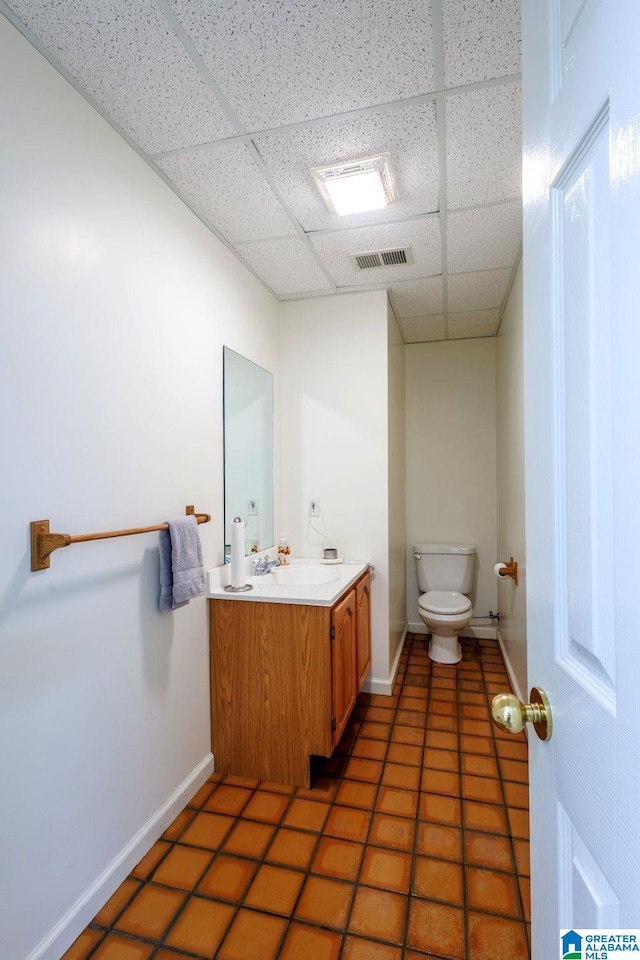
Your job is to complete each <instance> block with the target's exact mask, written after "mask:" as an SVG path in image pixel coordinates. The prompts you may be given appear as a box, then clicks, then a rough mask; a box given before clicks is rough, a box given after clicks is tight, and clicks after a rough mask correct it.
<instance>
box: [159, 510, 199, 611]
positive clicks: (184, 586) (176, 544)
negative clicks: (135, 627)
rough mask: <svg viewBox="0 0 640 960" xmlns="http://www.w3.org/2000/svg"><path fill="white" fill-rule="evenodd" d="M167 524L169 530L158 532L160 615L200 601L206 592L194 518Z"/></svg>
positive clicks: (180, 518)
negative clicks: (192, 601)
mask: <svg viewBox="0 0 640 960" xmlns="http://www.w3.org/2000/svg"><path fill="white" fill-rule="evenodd" d="M168 524H169V529H168V530H161V531H160V600H159V607H160V612H161V613H168V612H169V611H170V610H177V609H178V607H184V605H185V604H186V603H189V600H191V599H192V598H193V597H203V596H204V588H205V580H204V567H203V564H202V546H201V544H200V533H199V531H198V521H197V520H196V518H195V517H194V516H188V517H176V518H175V520H169V521H168Z"/></svg>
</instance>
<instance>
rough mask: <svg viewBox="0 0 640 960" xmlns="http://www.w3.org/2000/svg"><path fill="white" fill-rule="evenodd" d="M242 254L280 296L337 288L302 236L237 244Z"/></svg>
mask: <svg viewBox="0 0 640 960" xmlns="http://www.w3.org/2000/svg"><path fill="white" fill-rule="evenodd" d="M236 249H237V250H238V253H239V254H240V255H241V256H242V257H243V258H244V259H245V260H246V262H247V263H248V264H249V266H250V267H251V269H252V270H254V271H255V272H256V273H257V275H258V276H259V277H260V278H261V279H262V280H264V282H265V283H266V284H267V285H268V286H269V287H271V289H272V290H273V292H274V293H277V294H278V295H279V296H282V295H284V294H296V293H297V294H302V293H304V292H305V291H308V290H316V291H319V290H327V291H331V290H333V289H334V287H333V286H332V284H331V283H330V281H329V280H327V278H326V277H325V275H324V273H323V272H322V270H321V269H320V267H319V266H318V264H317V263H316V260H315V258H314V256H313V254H312V253H310V252H309V249H308V247H307V245H306V243H305V242H304V240H302V239H301V238H300V237H298V236H295V237H279V238H278V239H275V240H261V241H258V242H257V243H237V244H236Z"/></svg>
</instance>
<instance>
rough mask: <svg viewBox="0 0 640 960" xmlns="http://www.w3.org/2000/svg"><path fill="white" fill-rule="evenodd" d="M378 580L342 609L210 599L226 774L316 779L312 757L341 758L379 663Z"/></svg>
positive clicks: (218, 745)
mask: <svg viewBox="0 0 640 960" xmlns="http://www.w3.org/2000/svg"><path fill="white" fill-rule="evenodd" d="M370 581H371V576H370V574H369V573H365V574H363V575H362V576H361V577H360V578H359V580H357V581H356V583H355V584H353V585H352V586H350V587H349V588H348V589H347V591H346V592H345V593H344V594H343V595H342V597H340V599H339V600H338V601H337V602H336V603H335V604H334V606H333V607H319V606H309V605H303V604H292V603H264V602H260V601H247V600H244V601H243V600H235V599H234V600H227V599H222V598H221V599H210V600H209V614H210V642H211V740H212V750H213V753H214V756H215V764H216V771H217V772H219V773H222V774H229V773H232V774H235V775H236V776H243V777H252V778H255V779H259V780H271V781H276V782H279V783H290V784H295V785H296V786H301V787H308V786H309V785H310V776H311V770H310V758H311V756H312V755H316V756H321V757H328V756H330V755H331V753H332V752H333V749H334V747H335V745H336V744H337V742H338V740H339V739H340V736H341V735H342V732H343V730H344V728H345V726H346V724H347V721H348V719H349V715H350V713H351V710H352V709H353V706H354V703H355V699H356V696H357V694H358V692H359V690H360V688H361V686H362V683H363V681H364V678H365V677H366V674H367V672H368V669H369V664H370V662H371V653H370V637H371V627H370V622H369V617H370V611H369V602H368V600H369V591H370V586H369V585H370ZM365 586H366V590H365Z"/></svg>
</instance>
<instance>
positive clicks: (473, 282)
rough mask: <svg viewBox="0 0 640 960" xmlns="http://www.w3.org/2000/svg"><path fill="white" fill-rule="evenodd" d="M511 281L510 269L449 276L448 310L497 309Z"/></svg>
mask: <svg viewBox="0 0 640 960" xmlns="http://www.w3.org/2000/svg"><path fill="white" fill-rule="evenodd" d="M510 279H511V269H510V268H509V267H507V268H506V269H505V270H485V271H483V272H481V273H458V274H455V275H453V276H452V275H451V274H449V280H448V283H447V289H448V291H449V295H448V305H449V310H452V311H454V312H456V313H458V312H463V311H467V310H489V309H491V308H492V307H499V306H501V304H502V301H503V300H504V295H505V293H506V292H507V288H508V286H509V280H510Z"/></svg>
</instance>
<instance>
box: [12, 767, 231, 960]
mask: <svg viewBox="0 0 640 960" xmlns="http://www.w3.org/2000/svg"><path fill="white" fill-rule="evenodd" d="M213 768H214V760H213V755H212V754H210V753H209V754H208V755H207V756H206V757H205V758H204V759H203V760H201V762H200V763H199V764H198V766H197V767H196V768H195V769H194V770H192V771H191V773H190V774H188V776H186V777H185V779H184V780H183V781H182V783H181V784H180V785H179V787H178V788H177V789H176V790H174V792H173V793H172V794H171V796H170V797H169V799H168V800H167V801H166V803H164V804H163V805H162V806H161V807H160V809H159V810H157V811H156V812H155V813H154V814H153V816H152V817H150V819H149V820H147V822H146V823H145V824H144V826H143V827H141V828H140V830H138V832H137V833H136V835H135V836H134V837H132V838H131V840H130V841H129V843H128V844H127V845H126V847H124V849H123V850H121V851H120V853H119V854H118V855H117V856H116V857H114V859H113V860H112V861H111V863H110V864H109V865H108V867H106V869H105V870H103V871H102V873H101V874H100V875H99V876H98V877H96V879H95V880H94V881H93V883H92V884H91V886H90V887H88V889H87V890H86V891H85V892H84V893H83V894H82V896H81V897H80V898H79V899H78V900H76V902H75V903H74V904H73V906H72V907H71V908H70V909H69V910H68V911H67V912H66V914H65V915H64V916H63V917H62V918H61V919H60V920H59V921H58V923H57V924H56V925H55V927H54V928H53V929H52V930H51V931H50V932H49V933H48V934H47V936H46V937H45V938H44V939H43V940H41V941H40V943H39V944H38V946H37V947H36V948H35V949H34V950H32V952H31V953H30V954H29V956H28V957H27V960H58V958H59V957H61V956H62V955H63V954H64V952H65V950H67V949H68V948H69V947H70V946H71V944H72V943H73V941H74V940H75V939H76V938H77V937H78V936H80V934H81V933H82V931H83V930H84V928H85V927H86V926H87V924H88V923H90V922H91V920H93V918H94V917H95V915H96V913H97V912H98V910H100V908H101V907H102V906H104V904H105V903H106V902H107V900H108V899H109V897H110V896H111V894H112V893H114V892H115V891H116V890H117V888H118V887H119V886H120V884H121V883H122V881H123V880H124V879H125V878H126V877H127V876H128V875H129V874H130V873H131V870H132V869H133V867H135V865H136V864H137V863H138V862H139V861H140V860H141V859H142V857H143V856H144V855H145V853H146V852H147V851H148V850H150V849H151V847H152V846H153V844H154V843H155V842H156V840H157V839H158V838H159V837H161V836H162V834H163V833H164V831H165V830H166V829H167V827H168V826H169V824H170V823H171V822H172V821H173V820H175V818H176V817H177V815H178V814H179V813H180V811H181V810H182V809H183V808H184V807H185V806H186V805H187V803H188V802H189V800H190V799H191V797H192V796H193V795H194V793H195V792H196V791H197V790H198V789H199V788H200V787H201V786H202V784H203V783H205V782H206V780H208V778H209V777H210V776H211V774H212V773H213Z"/></svg>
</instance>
